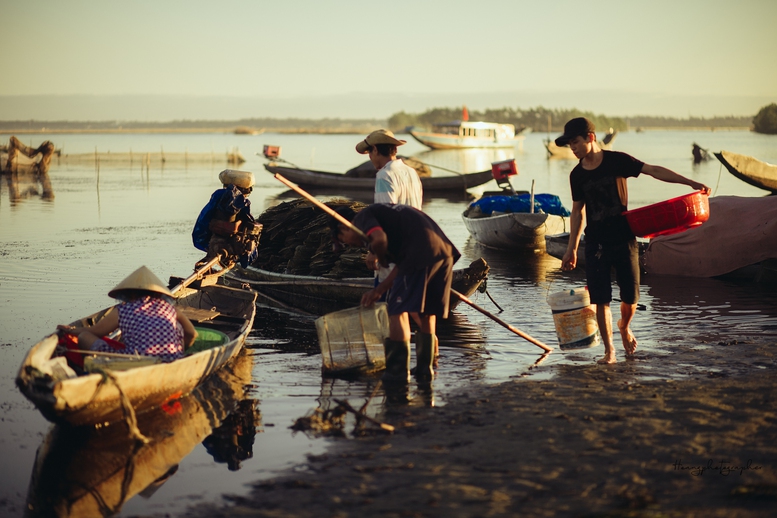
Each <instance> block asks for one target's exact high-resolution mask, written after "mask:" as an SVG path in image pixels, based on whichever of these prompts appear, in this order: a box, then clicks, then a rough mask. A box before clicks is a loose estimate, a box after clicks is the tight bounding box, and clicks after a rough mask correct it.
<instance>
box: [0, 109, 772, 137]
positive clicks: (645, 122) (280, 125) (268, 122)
mask: <svg viewBox="0 0 777 518" xmlns="http://www.w3.org/2000/svg"><path fill="white" fill-rule="evenodd" d="M574 117H587V118H589V119H591V120H592V121H593V123H594V124H595V125H596V127H597V128H600V129H601V130H602V131H606V130H607V129H609V128H612V129H614V130H618V131H626V130H629V129H636V128H725V127H740V128H748V127H751V128H753V129H754V130H755V131H758V132H760V133H777V104H771V105H769V106H765V107H764V108H762V109H761V110H760V111H759V112H758V114H757V115H756V116H755V117H752V116H734V115H731V116H719V117H710V118H707V117H688V118H687V119H681V118H676V117H660V116H648V115H637V116H632V117H610V116H607V115H603V114H595V113H593V112H590V111H582V110H578V109H576V108H572V109H551V108H545V107H542V106H538V107H536V108H529V109H521V108H510V107H504V108H496V109H494V108H488V109H485V110H482V111H479V110H470V111H469V119H470V120H481V121H488V122H497V123H502V124H513V125H514V126H515V127H516V129H519V130H520V129H523V128H531V129H532V131H535V132H545V131H549V132H552V133H556V132H560V131H562V130H563V126H564V124H565V123H566V122H567V121H568V120H569V119H572V118H574ZM461 118H462V108H460V107H455V108H430V109H428V110H426V111H424V112H422V113H407V112H404V111H400V112H397V113H395V114H393V115H391V116H390V117H389V118H388V119H387V120H386V119H341V118H336V117H330V118H322V119H304V118H286V119H281V118H274V117H254V118H245V119H239V120H203V119H191V120H173V121H118V120H108V121H41V120H13V121H2V120H0V131H3V132H12V131H27V132H43V131H68V130H73V131H90V130H91V131H142V130H150V131H153V130H164V129H171V130H180V131H186V130H191V131H196V130H208V129H213V130H230V129H237V128H254V129H257V130H261V129H263V130H265V131H299V132H305V131H309V132H321V133H324V132H333V133H338V132H339V133H346V132H362V131H365V130H366V131H369V128H373V129H374V128H380V127H388V128H389V129H391V130H392V131H394V132H403V131H406V129H407V128H408V127H411V126H421V127H424V126H426V127H429V126H431V125H433V124H438V123H445V122H451V121H457V120H461Z"/></svg>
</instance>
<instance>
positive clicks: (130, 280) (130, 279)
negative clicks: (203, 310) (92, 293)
mask: <svg viewBox="0 0 777 518" xmlns="http://www.w3.org/2000/svg"><path fill="white" fill-rule="evenodd" d="M124 290H144V291H153V292H154V293H161V294H162V295H167V296H169V297H172V296H173V293H172V292H171V291H170V290H169V289H167V286H165V284H164V283H163V282H162V281H160V280H159V277H157V276H156V275H154V273H153V272H152V271H151V270H149V269H148V267H146V266H141V267H140V268H138V269H137V270H135V271H134V272H132V273H131V274H129V275H128V276H127V278H126V279H124V280H123V281H121V282H120V283H119V284H117V285H116V287H115V288H113V289H112V290H111V291H109V292H108V296H109V297H111V298H114V299H115V298H118V297H116V295H117V294H118V293H119V292H121V291H124Z"/></svg>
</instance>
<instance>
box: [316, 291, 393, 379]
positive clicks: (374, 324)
mask: <svg viewBox="0 0 777 518" xmlns="http://www.w3.org/2000/svg"><path fill="white" fill-rule="evenodd" d="M316 330H317V331H318V342H319V345H320V346H321V359H322V361H323V367H322V369H323V371H324V372H325V373H328V374H343V373H347V372H349V371H372V370H379V369H382V368H384V367H385V366H386V357H385V354H384V352H383V341H384V340H385V339H386V338H387V337H388V334H389V319H388V311H387V310H386V304H385V303H379V304H375V305H374V306H373V307H371V308H362V307H358V308H350V309H344V310H342V311H336V312H334V313H329V314H327V315H324V316H323V317H320V318H318V319H317V320H316Z"/></svg>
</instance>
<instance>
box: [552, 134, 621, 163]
mask: <svg viewBox="0 0 777 518" xmlns="http://www.w3.org/2000/svg"><path fill="white" fill-rule="evenodd" d="M617 134H618V132H617V131H614V130H612V129H610V131H609V132H607V134H606V135H605V136H604V139H602V140H601V141H599V142H598V144H599V147H600V148H602V149H608V150H610V149H612V142H613V140H615V137H616V135H617ZM542 143H543V144H544V145H545V149H546V150H547V152H548V158H560V159H563V160H577V157H576V156H575V154H574V153H573V152H572V150H571V149H570V148H569V146H563V147H559V146H557V145H556V143H555V142H554V140H553V139H550V138H547V139H544V140H543V141H542Z"/></svg>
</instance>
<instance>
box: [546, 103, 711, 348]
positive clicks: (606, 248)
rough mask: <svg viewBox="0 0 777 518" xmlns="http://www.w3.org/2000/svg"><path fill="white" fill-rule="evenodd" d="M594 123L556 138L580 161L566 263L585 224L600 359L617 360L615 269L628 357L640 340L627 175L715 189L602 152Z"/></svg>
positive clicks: (580, 121)
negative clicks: (635, 320) (601, 346)
mask: <svg viewBox="0 0 777 518" xmlns="http://www.w3.org/2000/svg"><path fill="white" fill-rule="evenodd" d="M594 132H595V127H594V124H593V123H592V122H591V121H589V120H588V119H586V118H584V117H578V118H576V119H572V120H570V121H569V122H567V123H566V124H565V125H564V134H563V135H562V136H560V137H559V138H557V139H556V145H557V146H566V145H568V146H569V147H570V148H571V149H572V152H573V153H574V154H575V156H576V157H577V158H578V159H580V163H578V164H577V166H575V168H574V169H573V170H572V172H571V173H570V175H569V183H570V186H571V187H572V215H571V216H570V221H571V228H570V232H569V245H568V246H567V251H566V253H565V254H564V258H563V260H562V262H561V268H562V269H564V270H571V269H573V268H574V267H575V266H576V265H577V247H578V243H579V242H580V235H581V233H582V230H583V221H585V222H586V223H587V225H586V227H585V273H586V280H587V282H588V291H589V293H590V295H591V304H596V320H597V323H598V325H599V334H600V335H601V336H602V341H603V342H604V358H602V359H601V360H599V363H615V362H616V361H617V359H616V358H615V348H614V347H613V345H612V316H611V313H610V302H611V301H612V282H611V271H612V269H615V280H616V282H617V284H618V287H619V288H620V296H621V305H620V306H621V308H620V309H621V318H620V320H619V321H618V330H619V331H620V335H621V340H622V342H623V348H624V349H625V350H626V356H631V355H632V354H634V351H636V349H637V339H636V338H635V337H634V333H632V332H631V327H630V325H631V320H632V319H633V318H634V312H635V310H636V309H637V301H638V300H639V252H638V248H637V240H636V238H635V236H634V234H633V233H632V231H631V229H630V228H629V224H628V222H627V221H626V217H625V216H623V212H625V211H626V210H627V205H628V189H627V186H626V179H627V178H636V177H637V176H639V175H640V173H644V174H646V175H648V176H652V177H653V178H656V179H657V180H661V181H663V182H669V183H680V184H684V185H688V186H690V187H691V188H693V189H695V190H699V191H704V192H705V193H706V194H708V195H709V193H710V188H709V187H707V186H706V185H704V184H702V183H699V182H696V181H694V180H691V179H688V178H685V177H684V176H681V175H679V174H677V173H675V172H673V171H670V170H669V169H667V168H665V167H661V166H656V165H650V164H645V163H643V162H640V161H639V160H637V159H636V158H634V157H632V156H629V155H627V154H626V153H620V152H617V151H603V150H602V149H601V148H600V147H599V145H598V144H597V143H596V134H595V133H594Z"/></svg>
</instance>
